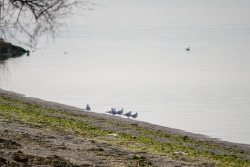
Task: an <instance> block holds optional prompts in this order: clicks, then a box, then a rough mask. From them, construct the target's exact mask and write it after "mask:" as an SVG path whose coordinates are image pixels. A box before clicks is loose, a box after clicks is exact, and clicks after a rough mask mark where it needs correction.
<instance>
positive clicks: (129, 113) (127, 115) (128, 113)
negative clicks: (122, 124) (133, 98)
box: [123, 111, 132, 117]
mask: <svg viewBox="0 0 250 167" xmlns="http://www.w3.org/2000/svg"><path fill="white" fill-rule="evenodd" d="M123 115H125V116H126V117H130V116H131V115H132V112H131V111H129V112H127V113H126V114H123Z"/></svg>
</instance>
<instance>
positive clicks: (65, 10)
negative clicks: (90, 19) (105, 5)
mask: <svg viewBox="0 0 250 167" xmlns="http://www.w3.org/2000/svg"><path fill="white" fill-rule="evenodd" d="M94 5H95V4H94V3H91V2H90V0H5V1H4V0H0V37H2V38H5V40H8V39H10V38H11V39H15V40H16V41H18V42H20V43H22V44H25V45H27V46H29V47H31V48H35V47H36V45H37V42H38V40H39V38H40V37H41V36H42V35H46V36H47V37H48V38H54V37H55V35H56V32H58V31H59V30H60V27H62V25H64V19H65V18H68V17H69V16H71V14H73V13H76V12H77V11H82V10H85V9H87V8H89V7H90V6H94ZM19 36H22V37H23V36H24V38H22V39H20V38H19ZM27 39H28V40H27Z"/></svg>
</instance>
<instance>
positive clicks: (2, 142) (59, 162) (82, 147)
mask: <svg viewBox="0 0 250 167" xmlns="http://www.w3.org/2000/svg"><path fill="white" fill-rule="evenodd" d="M0 95H1V97H2V98H1V99H0V103H1V104H3V107H2V108H0V166H20V165H28V166H41V165H43V166H159V167H161V166H163V167H164V166H173V167H181V166H183V167H184V166H224V165H223V163H221V162H217V161H216V160H212V159H210V156H208V157H206V156H205V157H204V158H203V156H201V157H199V158H197V159H196V158H194V157H196V156H195V154H194V156H191V155H192V154H193V153H191V152H190V153H189V152H188V151H186V152H183V151H182V150H175V151H173V152H172V153H169V151H168V150H167V149H166V151H165V152H166V153H164V150H163V152H158V151H154V150H153V151H150V150H148V149H147V144H145V143H144V144H143V143H140V142H138V141H139V140H137V141H134V138H135V139H136V137H137V138H139V137H140V136H143V135H145V133H143V134H142V132H137V131H136V129H137V130H138V131H139V129H140V130H141V131H145V129H146V130H147V131H151V132H156V133H157V135H153V134H152V135H147V137H149V138H152V139H153V140H154V141H157V142H158V144H159V142H161V143H164V144H166V143H169V145H170V144H172V143H174V144H175V145H176V144H179V145H181V147H177V148H183V149H184V147H187V148H188V149H189V148H191V149H197V150H199V151H200V150H201V151H205V152H204V155H205V154H207V152H209V153H212V154H216V155H217V154H218V155H223V156H224V155H225V156H233V157H236V158H240V159H242V160H243V161H246V162H244V164H246V165H245V166H248V162H250V145H247V144H239V143H232V142H227V141H221V140H218V139H214V138H210V137H208V136H205V135H201V134H195V133H190V132H185V131H183V130H179V129H173V128H168V127H163V126H158V125H154V124H150V123H147V122H142V121H136V120H132V119H125V118H121V117H118V116H112V115H108V114H105V113H104V114H100V113H95V112H91V111H86V110H85V109H81V108H76V107H73V106H68V105H64V104H60V103H55V102H50V101H45V100H42V99H38V98H31V97H25V96H24V95H21V94H17V93H14V92H10V91H5V90H1V89H0ZM9 99H11V101H8V100H9ZM14 101H15V102H14ZM10 103H13V104H11V105H15V107H17V108H25V107H26V106H25V105H27V104H31V105H36V106H38V107H41V108H42V109H44V111H43V112H44V114H45V115H46V116H49V117H56V118H63V119H69V120H77V121H80V122H84V123H86V124H88V125H93V126H95V127H98V128H101V129H102V130H103V129H104V130H106V131H108V132H109V131H110V132H113V133H115V134H119V135H118V137H117V136H112V135H100V134H96V135H88V134H87V133H82V132H81V131H80V130H72V129H71V130H68V129H63V128H61V127H60V128H59V130H58V127H57V129H53V128H50V127H49V126H42V124H41V123H40V122H38V123H39V124H38V123H37V122H34V120H32V121H26V120H22V119H20V115H15V114H10V112H7V111H8V109H7V108H6V107H5V108H6V109H5V108H4V106H7V105H9V104H10ZM33 108H34V107H33ZM45 109H49V110H53V111H54V110H55V111H60V113H58V112H53V113H52V112H48V111H46V110H45ZM11 111H12V110H11ZM34 111H35V112H39V111H41V110H40V109H39V111H38V109H37V108H36V110H34ZM15 112H16V111H15ZM13 113H14V110H13ZM67 113H70V114H72V115H70V114H67ZM115 124H117V126H116V125H115ZM134 127H135V128H134ZM158 132H159V134H158ZM105 133H106V132H105ZM163 133H164V134H165V133H167V134H169V136H179V137H180V138H182V139H183V140H182V141H179V139H178V142H174V141H173V139H172V138H171V137H169V136H166V137H162V135H161V134H163ZM123 134H126V135H127V134H129V135H131V141H128V140H127V139H126V140H125V139H123V138H121V137H120V136H122V135H123ZM186 139H188V140H186ZM153 140H152V141H153ZM186 141H189V142H187V143H186ZM191 141H192V142H191ZM201 142H202V143H208V144H211V146H213V147H211V146H210V145H208V144H202V145H199V144H197V143H201ZM117 143H118V144H117ZM120 143H122V144H120ZM150 144H151V143H150ZM152 145H153V144H152ZM164 147H165V146H164ZM171 147H172V146H171ZM138 148H142V149H138ZM143 149H144V150H143ZM231 150H233V151H231ZM189 155H190V157H188V156H189Z"/></svg>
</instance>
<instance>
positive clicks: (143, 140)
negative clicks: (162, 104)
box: [0, 95, 250, 167]
mask: <svg viewBox="0 0 250 167" xmlns="http://www.w3.org/2000/svg"><path fill="white" fill-rule="evenodd" d="M0 116H1V117H3V118H5V119H8V120H11V121H18V122H23V123H25V124H30V125H34V126H38V127H40V128H41V129H45V130H51V131H65V132H67V133H70V134H72V135H75V136H80V137H81V136H82V137H84V138H89V139H93V140H102V141H105V142H108V143H110V144H112V145H119V146H122V147H124V148H126V149H131V150H137V151H144V152H149V153H151V154H157V155H165V156H167V157H169V158H171V159H172V160H176V161H180V160H181V161H183V162H186V163H188V164H189V165H194V166H195V165H196V166H221V167H229V166H232V167H233V166H235V167H236V166H237V167H238V166H242V167H243V166H246V167H247V166H250V152H249V150H241V149H236V148H233V147H225V146H223V145H219V144H217V143H213V142H206V141H199V140H195V139H192V138H189V137H188V136H182V135H177V134H173V133H170V132H166V131H160V130H158V131H156V130H153V129H150V128H145V127H140V126H138V125H137V124H123V123H121V122H116V121H114V120H107V119H99V118H96V117H94V116H93V117H92V116H89V115H83V114H76V113H71V112H67V111H62V110H56V109H52V108H49V107H46V108H44V107H42V106H39V105H38V104H33V103H30V102H26V101H22V100H20V99H18V100H17V99H14V98H12V97H11V96H6V95H0ZM111 117H112V116H111ZM112 133H116V134H117V135H118V137H107V135H108V134H112ZM133 158H134V159H138V160H142V159H143V157H140V156H137V155H134V156H133ZM147 165H148V166H150V164H147Z"/></svg>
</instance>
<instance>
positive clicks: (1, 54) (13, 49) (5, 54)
mask: <svg viewBox="0 0 250 167" xmlns="http://www.w3.org/2000/svg"><path fill="white" fill-rule="evenodd" d="M25 53H27V55H29V50H25V49H24V48H22V47H20V46H15V45H12V44H11V43H8V42H5V41H4V40H3V39H2V38H0V61H1V60H6V59H8V58H11V57H19V56H22V55H24V54H25Z"/></svg>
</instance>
